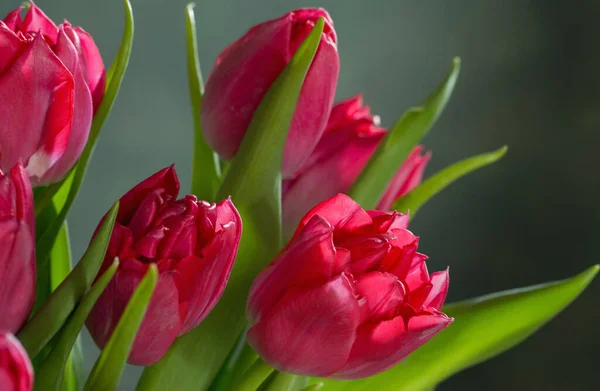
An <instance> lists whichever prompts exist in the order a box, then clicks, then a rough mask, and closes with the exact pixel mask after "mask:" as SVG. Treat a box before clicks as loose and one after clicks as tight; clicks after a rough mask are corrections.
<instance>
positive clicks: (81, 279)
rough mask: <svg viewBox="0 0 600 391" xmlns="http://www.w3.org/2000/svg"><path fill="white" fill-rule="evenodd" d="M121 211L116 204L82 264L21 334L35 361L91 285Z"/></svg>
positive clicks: (28, 351)
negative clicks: (118, 213)
mask: <svg viewBox="0 0 600 391" xmlns="http://www.w3.org/2000/svg"><path fill="white" fill-rule="evenodd" d="M118 210H119V202H118V201H117V202H116V203H115V205H114V206H113V207H112V208H111V209H110V211H109V212H108V214H107V215H106V218H105V219H104V223H103V224H102V227H101V228H100V229H99V230H98V233H97V234H96V237H95V238H94V240H93V241H92V242H91V243H90V245H89V247H88V249H87V251H86V252H85V254H83V257H82V258H81V261H80V262H79V263H78V264H77V266H75V268H74V269H73V271H72V272H71V273H70V274H69V275H68V276H67V278H66V279H65V280H64V281H63V282H62V283H61V284H60V285H59V286H58V288H56V290H55V291H54V292H52V294H51V295H50V296H49V297H48V299H47V300H46V301H45V302H44V304H43V306H42V307H41V308H40V309H39V310H38V311H37V312H36V313H35V315H34V316H33V317H32V318H31V319H30V320H29V321H28V322H27V323H26V324H25V326H24V327H23V328H22V329H21V331H20V332H19V335H18V337H19V340H20V341H21V343H22V344H23V347H24V348H25V350H27V353H28V354H29V357H31V358H33V357H35V356H36V355H37V354H38V353H39V352H40V351H41V350H42V348H43V347H44V346H45V345H46V344H47V343H48V341H50V339H51V338H52V337H53V336H54V334H56V332H57V331H58V330H59V329H60V328H61V327H62V325H63V324H64V322H65V320H66V319H67V317H68V316H69V314H70V313H71V311H73V309H74V308H75V306H76V305H77V303H78V302H79V301H80V300H81V298H82V297H83V295H84V294H85V292H87V290H88V289H89V287H90V286H91V285H92V282H93V281H94V278H95V277H96V274H97V273H98V270H99V269H100V266H101V265H102V261H103V260H104V255H105V254H106V249H107V247H108V242H109V240H110V236H111V234H112V229H113V226H114V224H115V220H116V218H117V212H118Z"/></svg>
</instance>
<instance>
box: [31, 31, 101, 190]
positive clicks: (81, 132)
mask: <svg viewBox="0 0 600 391" xmlns="http://www.w3.org/2000/svg"><path fill="white" fill-rule="evenodd" d="M73 38H75V39H77V36H73ZM76 46H79V43H78V40H76V41H75V42H73V41H71V38H69V37H68V36H67V34H66V33H65V31H64V28H62V27H61V29H60V31H59V34H58V39H57V43H56V47H55V52H56V55H57V56H58V58H59V59H60V60H61V61H62V62H63V64H65V66H66V67H67V69H68V70H69V71H70V72H71V73H72V74H73V75H74V80H75V91H74V108H73V119H72V124H71V133H70V135H69V140H68V143H67V147H66V149H65V152H64V153H63V155H62V156H61V157H60V159H59V160H58V161H57V162H56V163H55V164H54V165H53V166H52V167H51V168H50V169H49V170H48V172H46V173H45V174H43V177H42V178H41V179H40V180H39V181H38V184H45V183H51V182H56V181H58V180H59V179H61V178H62V177H64V176H65V175H66V174H67V173H68V172H69V170H70V169H71V167H73V165H74V164H75V162H76V161H77V159H79V156H80V155H81V153H82V152H83V149H84V148H85V145H86V143H87V140H88V136H89V133H90V127H91V126H92V116H93V108H92V97H91V95H90V90H89V89H88V87H87V84H86V80H85V78H84V75H83V72H82V70H81V62H80V59H79V57H78V55H77V49H76ZM35 157H36V154H34V155H33V156H32V157H31V159H32V160H33V159H35ZM32 160H30V161H29V164H30V165H31V164H32Z"/></svg>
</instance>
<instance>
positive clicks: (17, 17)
mask: <svg viewBox="0 0 600 391" xmlns="http://www.w3.org/2000/svg"><path fill="white" fill-rule="evenodd" d="M23 8H25V7H23V6H22V5H20V6H18V7H17V8H15V9H14V10H12V11H10V12H9V13H8V15H6V17H5V18H4V20H3V22H4V23H5V24H6V26H7V27H8V28H9V29H11V30H12V31H18V30H20V29H21V12H22V11H23ZM0 47H1V46H0Z"/></svg>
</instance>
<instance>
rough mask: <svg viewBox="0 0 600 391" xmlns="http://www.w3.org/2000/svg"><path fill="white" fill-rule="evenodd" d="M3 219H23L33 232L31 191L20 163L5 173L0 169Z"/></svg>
mask: <svg viewBox="0 0 600 391" xmlns="http://www.w3.org/2000/svg"><path fill="white" fill-rule="evenodd" d="M4 219H6V220H16V221H23V222H25V223H26V224H27V225H28V226H29V227H30V228H31V232H32V234H33V233H34V232H35V218H34V212H33V191H32V189H31V184H30V183H29V178H28V177H27V173H26V172H25V170H24V169H23V166H22V165H21V163H18V164H17V165H15V166H14V167H12V168H11V170H10V173H7V174H6V175H2V172H1V171H0V220H4Z"/></svg>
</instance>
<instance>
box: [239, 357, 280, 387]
mask: <svg viewBox="0 0 600 391" xmlns="http://www.w3.org/2000/svg"><path fill="white" fill-rule="evenodd" d="M273 371H274V369H273V368H271V367H270V366H269V365H267V364H266V363H265V362H264V361H263V360H262V359H261V358H259V359H258V360H256V361H254V363H253V364H252V365H251V366H250V368H248V369H247V370H246V372H244V375H243V376H242V377H241V379H240V381H239V382H238V383H237V384H236V385H235V386H234V387H233V389H234V390H236V391H256V390H258V389H259V387H260V385H261V384H262V383H263V382H264V381H265V380H267V378H268V377H269V375H271V373H273ZM282 391H283V390H282Z"/></svg>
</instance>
